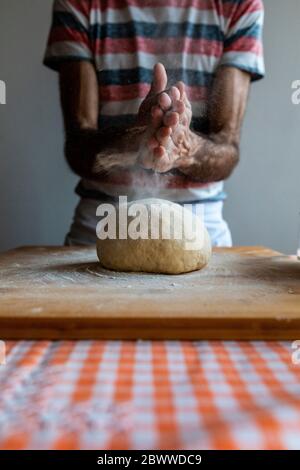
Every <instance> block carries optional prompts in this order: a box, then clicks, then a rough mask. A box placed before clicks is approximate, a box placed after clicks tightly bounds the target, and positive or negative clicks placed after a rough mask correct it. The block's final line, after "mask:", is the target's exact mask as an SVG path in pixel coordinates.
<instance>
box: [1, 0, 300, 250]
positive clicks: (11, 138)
mask: <svg viewBox="0 0 300 470" xmlns="http://www.w3.org/2000/svg"><path fill="white" fill-rule="evenodd" d="M51 5H52V0H42V1H41V0H25V1H20V0H0V79H1V80H4V81H5V82H6V85H7V104H6V105H0V156H1V158H0V250H5V249H9V248H12V247H15V246H18V245H26V244H30V245H32V244H61V243H62V242H63V238H64V235H65V233H66V231H67V229H68V226H69V224H70V220H71V217H72V212H73V208H74V206H75V204H76V201H77V198H76V196H75V195H74V193H73V188H74V185H75V183H76V180H77V178H76V177H75V176H74V175H72V174H71V172H70V171H69V169H68V168H67V165H66V164H65V162H64V157H63V132H62V119H61V115H60V109H59V100H58V88H57V76H56V74H54V73H53V72H50V71H48V70H47V69H46V68H44V67H43V66H42V65H41V62H42V57H43V52H44V47H45V42H46V37H47V34H48V29H49V22H50V13H51ZM265 9H266V23H265V57H266V67H267V77H266V79H265V80H263V81H261V82H259V83H256V84H254V85H253V87H252V91H251V97H250V102H249V107H248V111H247V116H246V121H245V125H244V129H243V139H242V158H241V163H240V165H239V167H238V169H237V170H236V171H235V173H234V175H233V176H232V177H231V179H230V180H229V181H228V183H227V191H228V193H229V198H228V201H227V203H226V208H225V215H226V217H227V220H228V221H229V223H230V225H231V228H232V231H233V237H234V243H235V244H240V245H245V244H249V245H253V244H255V245H257V244H263V245H268V246H270V247H273V248H275V249H278V250H281V251H284V252H290V253H292V252H295V251H296V246H297V240H298V232H299V225H300V224H299V222H300V220H298V219H299V211H300V186H299V176H300V155H299V143H300V132H299V129H300V105H299V106H295V105H293V104H292V102H291V92H292V91H291V83H292V81H293V80H296V79H300V54H299V52H300V2H299V0H287V1H285V2H283V1H282V0H265Z"/></svg>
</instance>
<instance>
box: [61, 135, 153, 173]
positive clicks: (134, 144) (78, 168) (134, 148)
mask: <svg viewBox="0 0 300 470" xmlns="http://www.w3.org/2000/svg"><path fill="white" fill-rule="evenodd" d="M144 131H145V129H144V128H143V127H130V128H127V129H125V128H120V127H118V128H115V127H109V128H103V129H101V130H94V129H75V128H74V129H70V130H68V131H67V132H66V142H65V155H66V159H67V162H68V163H69V165H70V167H71V169H72V170H73V171H74V172H75V173H76V174H77V175H79V176H81V177H84V178H91V179H95V180H97V177H99V174H103V173H106V172H108V171H113V170H114V169H117V168H120V167H122V168H124V167H126V168H127V167H130V166H133V165H135V162H136V160H137V157H138V149H139V146H140V143H141V138H142V135H143V133H144Z"/></svg>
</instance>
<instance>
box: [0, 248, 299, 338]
mask: <svg viewBox="0 0 300 470" xmlns="http://www.w3.org/2000/svg"><path fill="white" fill-rule="evenodd" d="M20 338H21V339H37V338H40V339H62V338H68V339H80V338H102V339H291V340H294V339H300V262H299V261H298V260H297V259H296V258H295V257H284V256H281V255H280V253H276V252H274V251H272V250H269V249H266V248H259V247H256V248H255V247H253V248H249V247H248V248H233V249H223V250H222V249H219V250H215V251H214V254H213V258H212V261H211V263H210V265H209V266H208V267H207V268H206V269H204V270H202V271H197V272H194V273H189V274H183V275H176V276H172V275H157V274H156V275H153V274H135V273H116V272H113V271H108V270H105V269H103V268H101V266H100V264H99V263H98V261H97V257H96V253H95V249H93V248H75V249H74V248H46V247H35V248H19V249H16V250H13V251H9V252H7V253H5V254H3V255H1V256H0V339H20Z"/></svg>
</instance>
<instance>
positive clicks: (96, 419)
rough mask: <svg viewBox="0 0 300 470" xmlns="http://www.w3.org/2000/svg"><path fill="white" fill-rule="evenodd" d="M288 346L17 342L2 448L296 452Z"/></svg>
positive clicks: (1, 376) (2, 385)
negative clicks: (267, 450) (269, 450)
mask: <svg viewBox="0 0 300 470" xmlns="http://www.w3.org/2000/svg"><path fill="white" fill-rule="evenodd" d="M292 352H293V350H292V349H291V343H289V342H234V341H230V342H221V341H220V342H206V341H200V342H174V341H170V342H168V341H166V342H150V341H149V342H148V341H138V342H133V341H132V342H131V341H124V342H123V341H76V342H71V341H62V342H48V341H34V342H28V341H20V342H8V343H7V361H6V365H1V366H0V390H1V396H0V449H111V450H112V449H253V448H254V449H300V365H294V364H293V362H292V359H291V355H292Z"/></svg>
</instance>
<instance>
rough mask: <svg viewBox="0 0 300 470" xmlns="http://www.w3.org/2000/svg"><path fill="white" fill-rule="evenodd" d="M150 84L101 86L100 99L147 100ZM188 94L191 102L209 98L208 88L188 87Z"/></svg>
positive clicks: (110, 100) (102, 100)
mask: <svg viewBox="0 0 300 470" xmlns="http://www.w3.org/2000/svg"><path fill="white" fill-rule="evenodd" d="M149 89H150V85H149V84H148V83H135V84H132V85H105V86H103V85H101V86H100V91H99V97H100V100H101V103H102V104H103V103H104V102H105V103H106V102H107V103H109V102H112V101H126V100H134V99H136V98H145V96H146V95H147V93H148V92H149ZM186 93H187V96H188V98H189V100H191V101H202V100H205V99H206V98H207V93H208V91H207V88H206V87H200V86H186Z"/></svg>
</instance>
